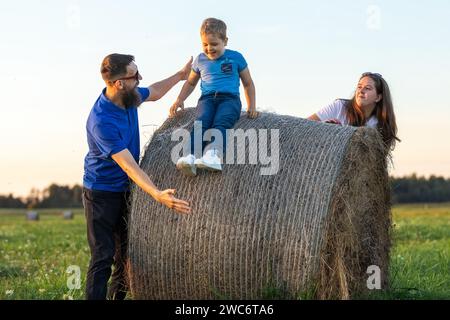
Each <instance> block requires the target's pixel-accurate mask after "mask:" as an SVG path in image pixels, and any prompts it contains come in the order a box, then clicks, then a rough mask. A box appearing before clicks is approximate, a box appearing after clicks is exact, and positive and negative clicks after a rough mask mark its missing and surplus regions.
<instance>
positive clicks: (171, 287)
mask: <svg viewBox="0 0 450 320" xmlns="http://www.w3.org/2000/svg"><path fill="white" fill-rule="evenodd" d="M195 115H196V114H195V109H186V110H185V111H183V112H181V113H180V115H179V116H177V117H176V118H173V119H168V120H167V121H166V122H165V123H164V124H163V125H162V126H161V127H160V128H159V129H158V130H157V131H156V132H155V133H154V135H153V137H152V139H151V141H150V142H149V144H148V145H147V148H146V151H145V155H144V157H143V158H142V160H141V167H142V169H143V170H144V171H145V172H146V173H148V174H149V176H150V177H151V179H152V180H153V181H154V182H155V184H156V185H157V186H158V187H159V188H161V189H165V188H176V189H177V193H176V196H177V197H179V198H181V199H185V200H187V201H189V202H190V204H191V206H192V209H193V211H192V213H191V214H189V215H179V214H176V213H175V212H174V211H172V210H170V209H168V208H166V207H164V206H162V205H161V204H159V203H156V202H155V201H154V200H152V199H151V198H150V196H148V195H147V194H145V193H144V192H143V191H142V190H141V189H140V188H138V187H136V186H133V187H132V198H131V213H130V220H129V278H130V279H129V280H130V286H131V293H132V295H133V297H134V298H135V299H263V298H274V297H275V298H286V299H297V298H301V297H305V296H306V297H312V298H318V299H349V298H351V297H352V296H354V295H357V294H359V293H361V292H362V291H364V290H367V284H366V283H367V278H368V276H369V275H368V274H367V273H366V271H367V268H368V267H369V266H370V265H376V266H378V267H379V268H380V270H381V284H382V287H383V288H385V287H386V285H387V283H388V262H389V249H390V226H391V215H390V192H389V188H388V175H387V153H386V149H385V147H384V145H383V142H382V139H381V137H380V136H379V134H378V133H377V131H376V130H374V129H370V128H354V127H348V126H345V127H344V126H338V125H332V124H324V123H319V122H313V121H308V120H305V119H300V118H296V117H292V116H282V115H276V114H270V113H261V114H260V116H259V117H258V118H257V119H255V120H251V119H248V118H247V117H246V116H242V117H241V119H240V120H239V122H238V123H237V124H236V126H235V128H240V129H243V130H248V129H251V128H255V129H258V130H259V131H258V132H262V133H264V130H261V129H268V130H269V131H270V129H275V130H278V132H279V168H278V171H277V172H276V174H272V175H261V169H264V168H267V166H268V165H267V162H266V163H265V164H261V162H260V161H259V162H258V163H257V164H248V163H247V164H235V165H230V164H225V165H224V167H223V172H222V173H212V172H202V171H200V172H198V175H197V176H196V177H187V176H184V175H182V174H181V173H180V172H179V171H177V170H176V168H175V164H174V163H172V161H171V152H172V148H173V147H174V146H176V145H177V144H179V141H171V135H172V132H173V131H174V130H176V129H178V128H185V129H187V130H190V129H191V128H192V126H193V121H194V119H195ZM267 136H269V139H268V143H267V145H268V146H271V142H272V141H271V135H270V133H268V134H267ZM252 139H253V141H251V143H256V141H254V137H253V138H252ZM258 140H261V139H260V138H259V137H258ZM275 140H276V139H274V142H277V141H275ZM249 146H250V144H249V142H248V141H247V143H246V148H245V150H246V151H245V152H246V153H247V156H249V152H248V150H249ZM272 147H273V146H272ZM271 152H272V154H276V150H275V149H274V148H272V150H271V149H270V148H269V152H268V153H269V154H270V153H271ZM237 157H238V154H236V155H235V158H234V163H237ZM229 160H230V159H227V163H229Z"/></svg>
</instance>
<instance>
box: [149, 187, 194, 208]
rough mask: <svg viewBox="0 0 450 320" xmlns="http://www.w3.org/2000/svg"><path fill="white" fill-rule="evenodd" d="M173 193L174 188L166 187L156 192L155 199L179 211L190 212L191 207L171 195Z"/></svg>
mask: <svg viewBox="0 0 450 320" xmlns="http://www.w3.org/2000/svg"><path fill="white" fill-rule="evenodd" d="M174 194H175V189H166V190H163V191H161V192H160V193H159V194H158V196H157V197H156V200H157V201H159V202H161V203H162V204H163V205H165V206H167V207H168V208H170V209H173V210H175V211H177V212H179V213H191V207H189V203H188V202H186V201H183V200H180V199H177V198H175V197H174V196H173V195H174Z"/></svg>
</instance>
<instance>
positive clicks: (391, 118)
mask: <svg viewBox="0 0 450 320" xmlns="http://www.w3.org/2000/svg"><path fill="white" fill-rule="evenodd" d="M364 77H370V78H371V79H372V80H373V81H374V83H375V90H376V91H377V94H381V96H382V98H381V100H380V101H378V102H377V104H376V105H375V108H374V109H373V113H372V115H375V117H376V118H377V120H378V124H377V128H378V130H379V132H380V133H381V136H382V137H383V141H384V143H385V144H386V146H387V147H388V148H389V149H391V150H392V149H394V147H395V142H396V141H400V139H399V138H398V137H397V124H396V122H395V113H394V106H393V104H392V98H391V92H390V90H389V86H388V85H387V82H386V81H385V80H384V79H383V78H382V77H381V76H379V75H378V74H364V75H363V76H361V78H360V79H359V80H361V79H362V78H364ZM346 111H347V112H346V113H347V119H348V124H349V125H351V126H356V127H360V126H364V125H365V124H366V122H367V120H368V119H366V118H365V116H364V113H363V112H362V110H361V109H360V108H358V106H357V105H356V94H355V95H354V96H353V98H352V99H351V100H348V102H347V104H346ZM372 115H371V116H372Z"/></svg>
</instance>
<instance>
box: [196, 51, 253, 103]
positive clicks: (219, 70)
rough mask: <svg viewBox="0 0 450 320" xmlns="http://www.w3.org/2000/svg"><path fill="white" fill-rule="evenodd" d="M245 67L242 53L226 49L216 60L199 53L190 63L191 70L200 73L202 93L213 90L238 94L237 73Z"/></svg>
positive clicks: (238, 82)
mask: <svg viewBox="0 0 450 320" xmlns="http://www.w3.org/2000/svg"><path fill="white" fill-rule="evenodd" d="M245 68H247V62H246V61H245V59H244V57H243V56H242V54H240V53H239V52H237V51H233V50H228V49H226V50H225V52H224V54H223V55H222V56H221V57H220V58H218V59H216V60H210V59H208V57H207V56H206V55H205V54H204V53H201V54H199V55H198V56H197V57H196V58H195V60H194V63H193V64H192V70H193V71H194V72H195V73H197V74H200V79H201V82H200V89H201V91H202V95H206V94H211V93H215V92H223V93H225V92H226V93H232V94H235V95H239V84H240V81H239V80H240V78H239V73H240V72H241V71H242V70H244V69H245Z"/></svg>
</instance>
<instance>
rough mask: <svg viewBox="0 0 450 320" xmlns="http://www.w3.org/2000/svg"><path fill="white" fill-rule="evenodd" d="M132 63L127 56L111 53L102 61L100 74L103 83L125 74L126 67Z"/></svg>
mask: <svg viewBox="0 0 450 320" xmlns="http://www.w3.org/2000/svg"><path fill="white" fill-rule="evenodd" d="M132 61H134V56H132V55H129V54H120V53H113V54H110V55H108V56H106V57H105V58H104V59H103V62H102V66H101V69H100V72H101V73H102V78H103V80H105V81H112V80H115V79H116V78H117V77H118V76H124V75H126V74H127V66H128V65H129V64H130V63H131V62H132Z"/></svg>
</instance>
